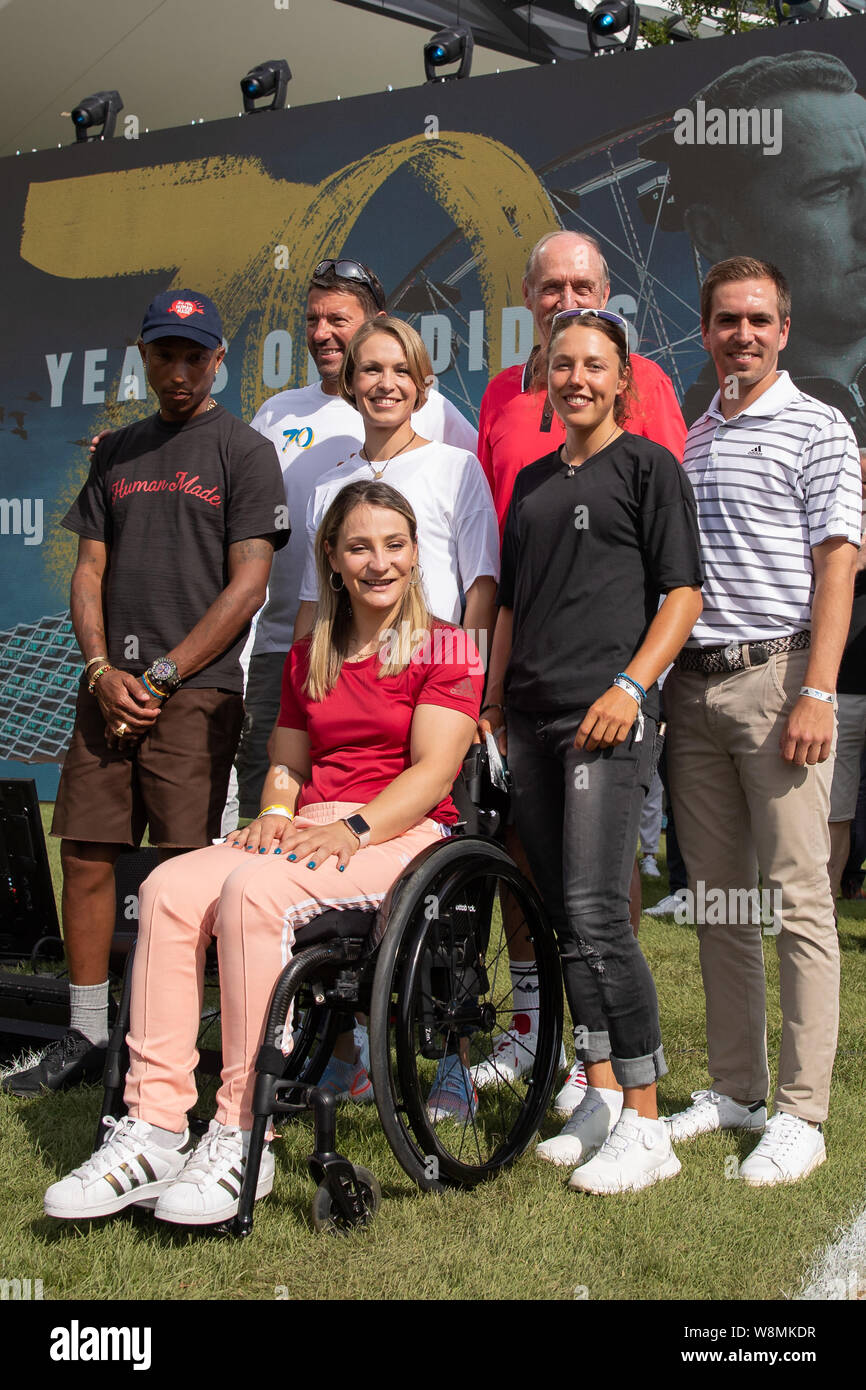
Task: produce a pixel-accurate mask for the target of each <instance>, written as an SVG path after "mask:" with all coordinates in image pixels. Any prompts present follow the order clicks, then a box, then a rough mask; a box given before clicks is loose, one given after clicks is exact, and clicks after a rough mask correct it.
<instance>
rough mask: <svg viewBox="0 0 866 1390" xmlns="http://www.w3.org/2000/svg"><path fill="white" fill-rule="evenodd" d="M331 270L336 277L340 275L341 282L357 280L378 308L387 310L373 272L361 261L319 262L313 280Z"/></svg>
mask: <svg viewBox="0 0 866 1390" xmlns="http://www.w3.org/2000/svg"><path fill="white" fill-rule="evenodd" d="M329 270H333V272H334V274H335V275H339V277H340V279H341V280H357V281H358V284H359V285H364V286H366V288H367V289H368V290H369V291H370V293H371V295H372V296H373V298H374V299H375V301H376V304H377V306H378V308H380V309H384V308H385V296H384V295H383V293H382V290H381V289H380V287H379V286H378V285H377V284H376V283H375V282H374V281H373V280H372V279H371V272H370V271H369V270H368V269H367V267H366V266H365V265H362V264H361V262H360V261H332V260H327V261H319V264H318V265H317V266H316V268H315V270H314V271H313V279H315V278H316V276H317V275H327V273H328V271H329Z"/></svg>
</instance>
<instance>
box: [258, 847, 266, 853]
mask: <svg viewBox="0 0 866 1390" xmlns="http://www.w3.org/2000/svg"><path fill="white" fill-rule="evenodd" d="M259 854H267V850H266V849H265V847H264V845H259Z"/></svg>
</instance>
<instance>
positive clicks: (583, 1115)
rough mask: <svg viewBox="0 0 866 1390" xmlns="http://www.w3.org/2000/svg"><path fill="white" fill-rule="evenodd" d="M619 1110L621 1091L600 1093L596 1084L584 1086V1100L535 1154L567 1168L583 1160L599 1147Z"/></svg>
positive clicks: (615, 1120) (620, 1107)
mask: <svg viewBox="0 0 866 1390" xmlns="http://www.w3.org/2000/svg"><path fill="white" fill-rule="evenodd" d="M617 1102H618V1103H617ZM621 1110H622V1091H605V1093H604V1094H603V1095H602V1093H601V1092H600V1091H599V1090H598V1089H597V1087H595V1086H587V1088H586V1093H585V1095H584V1098H583V1100H582V1101H581V1102H580V1105H578V1107H577V1109H576V1110H575V1111H574V1112H573V1114H572V1116H571V1118H570V1119H569V1120H566V1122H565V1124H564V1125H563V1127H562V1129H561V1131H560V1133H559V1134H556V1135H554V1137H553V1138H552V1139H545V1140H544V1142H543V1143H542V1144H539V1145H538V1146H537V1147H536V1150H535V1152H536V1154H537V1155H538V1157H539V1158H543V1159H544V1161H545V1163H555V1164H556V1165H557V1167H563V1168H564V1167H566V1166H568V1167H569V1168H570V1167H572V1165H573V1164H575V1163H580V1162H582V1161H583V1160H584V1159H587V1158H589V1157H591V1155H592V1154H594V1153H595V1152H596V1151H597V1150H598V1149H600V1148H601V1146H602V1144H603V1143H604V1141H605V1140H606V1139H607V1136H608V1135H609V1134H610V1132H611V1130H612V1129H613V1127H614V1125H615V1124H616V1122H617V1120H618V1119H619V1116H620V1111H621Z"/></svg>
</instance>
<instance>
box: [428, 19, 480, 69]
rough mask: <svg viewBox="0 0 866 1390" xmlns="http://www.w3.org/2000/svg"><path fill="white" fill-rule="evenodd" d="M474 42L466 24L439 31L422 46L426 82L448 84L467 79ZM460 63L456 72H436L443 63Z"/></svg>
mask: <svg viewBox="0 0 866 1390" xmlns="http://www.w3.org/2000/svg"><path fill="white" fill-rule="evenodd" d="M474 46H475V40H474V39H473V37H472V30H471V29H470V28H469V25H468V24H456V25H455V26H454V27H453V28H452V29H440V30H439V32H438V34H434V35H433V37H432V39H428V40H427V42H426V43H425V45H424V76H425V77H426V78H427V81H428V82H450V81H451V80H452V79H453V78H455V77H468V76H469V69H470V68H471V67H472V49H473V48H474ZM458 60H459V63H460V67H459V68H458V69H457V71H456V72H437V69H438V68H441V67H442V66H443V65H444V64H445V63H456V62H458Z"/></svg>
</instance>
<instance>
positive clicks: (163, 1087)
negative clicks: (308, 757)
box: [125, 802, 443, 1131]
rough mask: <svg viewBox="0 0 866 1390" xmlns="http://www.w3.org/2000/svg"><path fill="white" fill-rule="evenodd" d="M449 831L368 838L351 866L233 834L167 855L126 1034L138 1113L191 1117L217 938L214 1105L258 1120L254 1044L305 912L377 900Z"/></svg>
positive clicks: (325, 811) (322, 813)
mask: <svg viewBox="0 0 866 1390" xmlns="http://www.w3.org/2000/svg"><path fill="white" fill-rule="evenodd" d="M356 810H358V806H357V804H354V803H353V804H349V803H344V802H331V803H329V804H322V805H314V806H306V807H304V809H303V813H302V815H300V816H299V817H298V821H297V822H296V823H297V824H303V823H305V822H306V823H308V824H310V823H315V824H318V825H324V824H329V823H330V822H332V821H335V820H338V819H340V818H341V817H343V816H347V815H351V813H352V812H353V811H356ZM442 834H443V830H442V827H441V826H440V825H438V824H437V823H436V822H435V821H432V820H423V821H420V822H419V823H418V824H417V825H415V826H413V827H412V829H411V830H407V831H406V833H405V834H403V835H398V836H396V837H395V838H394V839H393V840H388V841H387V842H386V843H385V844H381V845H368V846H367V848H366V849H361V850H358V851H357V853H356V854H354V855H353V856H352V858H351V860H350V861H349V864H348V865H347V867H346V869H345V871H344V872H343V873H340V872H339V871H338V869H337V860H336V859H335V858H333V857H332V858H331V859H328V860H326V861H325V862H324V863H323V864H321V865H320V866H319V867H318V868H316V869H308V868H307V866H306V864H302V863H294V864H292V863H290V862H289V861H288V860H287V859H286V857H285V856H284V855H275V854H258V853H248V852H247V851H246V850H244V849H235V848H234V847H232V846H230V845H213V846H211V847H210V848H208V849H200V850H195V851H194V852H193V853H191V854H184V855H180V856H178V857H177V858H176V859H170V860H168V861H167V862H166V863H165V864H162V865H160V867H159V868H158V869H156V870H155V871H154V872H153V873H152V874H151V875H150V877H149V878H147V879H146V880H145V882H144V883H143V884H142V886H141V894H140V911H139V928H138V945H137V947H136V952H135V962H134V966H133V975H132V1002H131V1013H130V1028H129V1035H128V1039H127V1041H128V1043H129V1055H130V1067H129V1073H128V1075H127V1080H126V1092H125V1099H126V1103H127V1106H128V1108H129V1113H130V1115H132V1116H134V1117H136V1118H139V1119H143V1120H147V1121H148V1122H149V1123H151V1124H155V1125H160V1126H161V1127H162V1128H164V1129H170V1130H175V1131H180V1130H183V1129H185V1127H186V1123H187V1111H188V1110H189V1109H190V1108H191V1106H192V1105H193V1104H194V1103H195V1100H196V1087H195V1080H194V1077H193V1072H194V1070H195V1066H196V1063H197V1062H198V1052H197V1050H196V1037H197V1034H198V1026H199V1017H200V1015H201V1009H202V1001H203V996H204V959H205V952H206V951H207V948H208V946H209V944H210V941H211V938H216V942H217V952H218V956H219V972H220V992H221V1001H222V1003H221V1008H222V1020H221V1021H222V1051H223V1068H222V1085H221V1086H220V1089H219V1091H218V1093H217V1112H216V1117H217V1119H218V1120H219V1121H220V1122H221V1123H222V1124H227V1125H237V1126H239V1127H240V1128H241V1129H249V1128H250V1127H251V1125H252V1113H251V1109H250V1107H251V1104H252V1096H253V1085H254V1072H253V1067H254V1065H255V1059H256V1054H257V1052H258V1049H259V1047H260V1045H261V1042H262V1038H263V1033H264V1026H265V1020H266V1017H267V1011H268V1005H269V1003H270V997H271V992H272V990H273V987H274V984H275V982H276V979H277V976H278V975H279V973H280V971H281V970H282V968H283V966H285V965H287V964H288V962H289V961H290V959H291V957H292V946H293V944H294V941H295V933H296V932H297V933H299V938H298V939H299V944H301V945H303V928H304V924H305V923H307V922H309V921H311V920H312V918H314V917H316V916H318V914H319V913H320V912H324V911H325V910H326V909H328V908H334V907H336V908H352V907H356V908H370V909H375V908H377V907H378V906H379V904H380V903H381V901H382V899H383V898H384V897H385V894H386V893H387V891H388V889H389V888H390V886H391V884H392V883H393V882H394V880H395V878H397V876H398V875H399V874H400V873H401V871H402V870H403V869H404V868H405V867H406V865H407V864H409V863H410V861H411V860H412V859H414V857H415V855H416V854H420V852H421V850H423V849H426V847H427V846H428V845H429V844H432V843H433V842H434V841H436V840H437V839H439V838H440V837H441V836H442Z"/></svg>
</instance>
